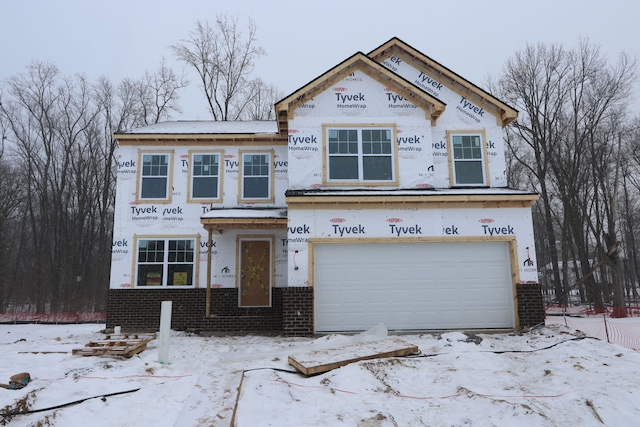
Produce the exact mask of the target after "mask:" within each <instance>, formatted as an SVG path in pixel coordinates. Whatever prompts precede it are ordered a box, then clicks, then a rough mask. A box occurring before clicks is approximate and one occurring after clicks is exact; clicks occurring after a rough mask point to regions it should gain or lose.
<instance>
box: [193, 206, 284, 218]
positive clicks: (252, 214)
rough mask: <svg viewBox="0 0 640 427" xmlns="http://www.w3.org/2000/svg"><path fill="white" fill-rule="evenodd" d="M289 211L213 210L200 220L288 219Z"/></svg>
mask: <svg viewBox="0 0 640 427" xmlns="http://www.w3.org/2000/svg"><path fill="white" fill-rule="evenodd" d="M286 217H287V209H285V208H279V209H212V210H210V211H208V212H207V213H205V214H204V215H202V216H201V217H200V218H286Z"/></svg>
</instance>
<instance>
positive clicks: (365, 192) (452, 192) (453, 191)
mask: <svg viewBox="0 0 640 427" xmlns="http://www.w3.org/2000/svg"><path fill="white" fill-rule="evenodd" d="M287 194H288V195H289V194H290V195H293V194H295V195H296V196H313V195H318V196H475V195H498V196H500V195H509V196H510V195H518V196H525V195H535V194H536V193H534V192H531V191H523V190H514V189H511V188H496V187H491V188H428V189H407V190H377V189H375V190H371V189H360V190H335V189H330V190H324V189H311V190H305V189H302V190H289V191H287Z"/></svg>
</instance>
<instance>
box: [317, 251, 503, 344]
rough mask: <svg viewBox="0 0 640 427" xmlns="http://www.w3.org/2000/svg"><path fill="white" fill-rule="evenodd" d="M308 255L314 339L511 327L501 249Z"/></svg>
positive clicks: (336, 252)
mask: <svg viewBox="0 0 640 427" xmlns="http://www.w3.org/2000/svg"><path fill="white" fill-rule="evenodd" d="M314 254H315V255H314V276H315V277H314V288H315V289H314V292H315V297H314V301H315V302H314V305H315V307H314V309H315V327H316V330H317V331H319V332H331V331H358V330H365V329H369V328H371V327H373V326H376V325H377V324H379V323H381V322H382V323H384V324H385V325H386V326H387V328H389V329H390V330H394V329H398V330H399V329H466V328H512V327H514V326H515V320H514V306H513V287H512V284H511V272H510V262H509V250H508V243H506V242H456V243H410V244H406V243H405V244H391V243H384V244H382V243H363V244H352V243H349V244H316V245H315V249H314ZM408 254H409V255H408Z"/></svg>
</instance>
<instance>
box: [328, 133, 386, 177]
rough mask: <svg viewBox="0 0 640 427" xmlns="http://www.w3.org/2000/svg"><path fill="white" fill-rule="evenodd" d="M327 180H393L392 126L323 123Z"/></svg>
mask: <svg viewBox="0 0 640 427" xmlns="http://www.w3.org/2000/svg"><path fill="white" fill-rule="evenodd" d="M324 128H325V137H326V156H327V157H326V162H327V168H326V172H325V174H326V177H327V183H354V182H362V183H366V184H367V185H371V184H386V185H388V184H389V183H395V182H396V181H397V178H396V159H397V156H396V146H397V144H396V143H395V127H394V126H386V125H385V126H370V127H369V126H367V127H361V126H349V127H346V126H344V127H342V126H341V127H335V126H327V125H325V126H324Z"/></svg>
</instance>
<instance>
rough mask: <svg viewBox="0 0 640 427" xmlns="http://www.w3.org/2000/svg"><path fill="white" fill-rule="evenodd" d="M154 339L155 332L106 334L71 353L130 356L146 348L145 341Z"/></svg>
mask: <svg viewBox="0 0 640 427" xmlns="http://www.w3.org/2000/svg"><path fill="white" fill-rule="evenodd" d="M154 339H156V335H155V334H151V335H140V334H124V335H107V336H106V337H105V338H104V339H101V340H95V341H90V342H89V343H88V344H85V346H84V347H83V348H76V349H73V351H72V354H77V355H80V356H99V355H104V354H108V355H116V356H123V357H131V356H133V355H135V354H138V353H140V352H141V351H144V350H146V348H147V343H148V342H149V341H152V340H154Z"/></svg>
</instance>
